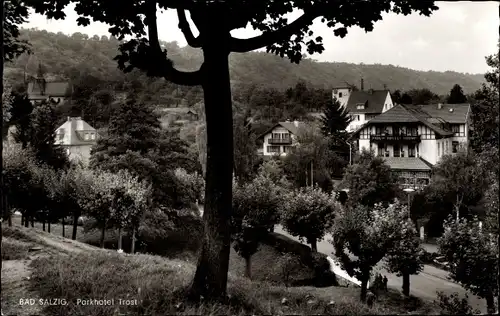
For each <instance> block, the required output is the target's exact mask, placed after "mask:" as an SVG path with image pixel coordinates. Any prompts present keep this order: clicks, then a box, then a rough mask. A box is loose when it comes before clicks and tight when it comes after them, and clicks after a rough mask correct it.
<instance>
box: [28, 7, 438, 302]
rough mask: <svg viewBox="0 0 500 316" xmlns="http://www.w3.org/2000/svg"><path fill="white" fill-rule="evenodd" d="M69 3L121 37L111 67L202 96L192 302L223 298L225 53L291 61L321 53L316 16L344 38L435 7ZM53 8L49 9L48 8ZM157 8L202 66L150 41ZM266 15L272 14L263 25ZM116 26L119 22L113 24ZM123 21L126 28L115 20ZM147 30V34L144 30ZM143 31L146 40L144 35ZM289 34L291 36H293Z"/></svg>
mask: <svg viewBox="0 0 500 316" xmlns="http://www.w3.org/2000/svg"><path fill="white" fill-rule="evenodd" d="M70 2H73V3H76V4H77V5H76V9H75V10H76V12H77V14H78V15H79V18H78V22H79V24H81V25H84V26H85V25H88V24H90V21H91V19H92V20H93V21H97V22H104V23H108V24H110V25H111V28H110V29H109V30H110V32H111V33H112V35H113V36H116V37H117V38H118V39H123V38H124V37H125V36H126V35H127V36H128V35H131V36H132V38H131V39H130V40H128V41H126V42H123V43H122V44H121V47H120V53H121V54H120V55H119V56H118V57H117V60H118V63H119V66H120V67H121V68H122V69H123V70H125V71H130V70H132V69H133V68H139V69H141V70H144V71H146V72H147V74H148V75H149V76H154V77H164V78H166V79H167V80H170V81H172V82H174V83H177V84H181V85H201V86H202V88H203V93H204V101H205V114H206V121H207V148H208V153H209V154H208V157H207V172H206V194H205V215H204V221H205V230H206V231H205V239H204V243H203V247H202V250H201V254H200V258H199V262H198V266H197V270H196V273H195V277H194V282H193V287H192V294H193V297H194V298H199V297H200V296H203V297H205V298H213V299H220V298H224V299H225V297H226V288H227V272H228V267H229V247H230V246H229V242H230V230H229V228H230V209H231V204H232V173H233V139H232V135H233V132H232V111H231V90H230V76H229V63H228V56H229V54H230V53H231V52H238V53H244V52H248V51H252V50H255V49H258V48H261V47H267V48H268V51H270V52H272V53H275V54H278V55H280V56H283V57H285V56H287V57H288V58H290V60H291V61H292V62H299V61H300V60H301V58H302V56H303V51H302V45H301V44H300V43H305V46H306V47H307V52H308V53H310V54H312V53H320V52H322V51H323V50H324V46H323V43H322V38H321V37H313V32H312V31H311V30H310V26H311V25H312V22H313V21H314V20H315V19H316V18H318V17H321V18H322V19H323V21H324V22H326V23H328V25H329V26H330V27H332V28H334V34H335V35H337V36H341V37H344V36H345V35H346V34H347V28H348V27H351V26H354V25H357V26H360V27H362V28H363V29H365V30H366V31H371V30H372V29H373V24H374V22H376V21H378V20H380V19H382V15H381V13H382V12H384V11H392V12H395V13H400V14H405V15H407V14H410V13H411V12H412V11H416V12H419V13H421V14H423V15H426V16H428V15H430V14H431V13H432V11H434V10H436V9H437V6H435V5H434V3H433V2H420V1H404V0H397V1H377V2H364V1H363V2H360V1H355V2H349V3H338V2H331V1H319V2H318V1H314V2H313V1H306V2H300V3H299V2H292V1H284V2H279V3H273V4H272V5H269V2H268V1H262V2H258V3H255V1H251V2H250V1H242V2H238V4H233V3H228V2H222V1H216V2H214V1H167V2H160V3H157V2H156V1H154V0H150V1H146V2H143V1H135V0H128V1H121V2H120V7H121V8H122V9H121V10H120V11H117V10H116V3H114V2H107V1H106V2H91V1H85V0H78V1H76V0H75V1H68V2H66V3H64V4H66V5H67V4H69V3H70ZM24 4H27V5H29V6H31V7H33V8H34V9H35V10H36V12H38V13H42V14H45V15H46V16H47V17H48V18H55V19H60V18H65V17H66V15H65V13H64V11H63V10H64V8H65V5H64V4H63V5H61V3H59V2H58V1H56V0H52V1H45V2H38V1H27V2H24ZM56 4H57V5H56ZM158 6H159V7H160V8H161V9H176V10H177V13H178V17H179V22H180V23H179V27H180V29H181V30H182V31H183V33H184V35H185V37H186V39H187V42H188V44H189V45H190V46H193V47H198V48H201V49H202V50H203V56H204V61H203V66H202V67H201V68H200V69H199V70H198V71H193V72H181V71H178V70H176V69H175V68H174V67H173V64H172V62H170V61H169V60H168V59H167V56H166V51H162V48H161V46H160V44H159V40H158V29H157V23H156V19H157V17H156V13H157V8H158ZM294 9H297V10H303V14H302V16H301V17H299V18H298V19H296V20H295V21H294V22H291V23H290V24H289V25H287V26H283V19H284V15H285V14H287V13H289V12H291V11H292V10H294ZM186 10H188V11H189V13H190V16H191V19H192V20H193V22H194V24H195V25H196V27H197V29H198V30H199V32H200V36H198V37H196V36H194V35H193V33H192V32H191V29H190V25H189V23H188V22H187V17H186V14H185V11H186ZM267 16H272V17H274V18H272V19H271V20H268V19H267ZM117 21H120V22H117ZM123 21H127V22H129V23H122V22H123ZM248 23H250V24H251V25H252V26H253V27H254V28H255V29H256V30H259V31H262V32H263V34H262V35H260V36H257V37H255V38H251V39H237V38H234V37H232V36H231V35H230V31H231V30H232V29H237V28H241V27H243V26H245V25H247V24H248ZM146 31H147V32H146ZM146 34H147V37H146ZM294 35H295V36H294Z"/></svg>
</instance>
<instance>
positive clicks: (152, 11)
mask: <svg viewBox="0 0 500 316" xmlns="http://www.w3.org/2000/svg"><path fill="white" fill-rule="evenodd" d="M147 6H148V7H147V8H146V20H147V25H148V37H149V45H150V48H151V52H152V57H153V58H154V59H153V61H152V63H154V62H156V63H158V67H159V69H160V73H161V75H162V76H163V77H164V78H165V79H167V80H169V81H171V82H173V83H175V84H179V85H184V86H197V85H200V84H201V70H197V71H194V72H184V71H179V70H177V69H175V68H174V66H173V63H172V61H171V60H169V59H168V58H167V56H166V54H165V52H164V51H162V49H161V46H160V42H159V40H158V27H157V23H156V0H150V1H148V3H147Z"/></svg>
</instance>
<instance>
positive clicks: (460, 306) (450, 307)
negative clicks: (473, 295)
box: [437, 292, 481, 315]
mask: <svg viewBox="0 0 500 316" xmlns="http://www.w3.org/2000/svg"><path fill="white" fill-rule="evenodd" d="M437 296H438V299H439V302H438V304H439V307H440V308H441V315H473V314H475V315H477V314H480V313H481V312H480V311H478V310H477V309H473V308H472V307H471V306H470V305H469V300H468V298H469V297H468V296H467V294H465V297H464V298H462V299H460V298H459V297H458V293H453V294H451V295H446V294H444V293H443V292H437Z"/></svg>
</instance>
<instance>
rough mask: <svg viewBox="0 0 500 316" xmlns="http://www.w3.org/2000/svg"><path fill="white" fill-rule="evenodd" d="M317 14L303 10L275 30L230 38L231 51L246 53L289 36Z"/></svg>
mask: <svg viewBox="0 0 500 316" xmlns="http://www.w3.org/2000/svg"><path fill="white" fill-rule="evenodd" d="M318 16H320V14H319V13H316V11H311V12H305V13H304V14H302V15H301V16H300V17H299V18H298V19H296V20H295V21H293V22H292V23H290V24H288V25H287V26H285V27H282V28H280V29H278V30H276V31H270V32H264V33H262V34H261V35H259V36H256V37H252V38H248V39H240V38H231V46H230V48H231V51H232V52H235V53H246V52H250V51H253V50H256V49H259V48H262V47H267V46H270V45H272V44H274V43H276V42H278V41H280V40H282V39H285V38H288V37H291V36H292V35H294V34H296V33H298V32H299V31H300V30H301V29H303V28H304V27H307V26H309V25H311V24H312V22H313V21H314V19H315V18H317V17H318Z"/></svg>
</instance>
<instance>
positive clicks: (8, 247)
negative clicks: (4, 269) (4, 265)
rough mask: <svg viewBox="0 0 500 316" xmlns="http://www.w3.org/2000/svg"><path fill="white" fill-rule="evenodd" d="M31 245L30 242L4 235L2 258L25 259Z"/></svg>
mask: <svg viewBox="0 0 500 316" xmlns="http://www.w3.org/2000/svg"><path fill="white" fill-rule="evenodd" d="M32 246H33V244H31V243H26V242H23V241H19V240H16V239H11V238H9V237H4V238H3V240H2V260H21V259H26V258H28V252H29V249H30V248H31V247H32Z"/></svg>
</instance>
